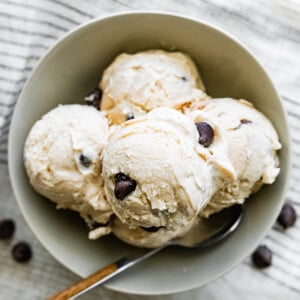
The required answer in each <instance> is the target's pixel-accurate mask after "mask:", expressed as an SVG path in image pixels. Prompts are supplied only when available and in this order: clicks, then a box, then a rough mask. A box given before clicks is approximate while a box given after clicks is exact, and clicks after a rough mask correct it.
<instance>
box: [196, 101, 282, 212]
mask: <svg viewBox="0 0 300 300" xmlns="http://www.w3.org/2000/svg"><path fill="white" fill-rule="evenodd" d="M199 108H200V109H199V110H198V111H195V112H193V113H192V117H193V119H194V121H197V118H198V119H199V118H200V120H201V115H203V114H204V115H206V117H207V118H209V119H210V120H211V122H213V123H216V124H218V126H219V127H220V128H221V130H222V131H223V133H224V134H223V135H224V140H225V141H226V142H227V149H228V154H229V159H230V160H231V162H232V165H233V167H234V169H235V172H236V175H237V177H236V179H235V180H230V179H229V178H226V177H225V178H224V177H223V180H224V183H223V186H222V188H221V189H220V190H219V191H217V192H216V193H215V194H214V196H213V197H212V199H211V200H210V201H209V203H208V205H207V206H206V207H205V208H204V210H202V211H201V214H200V215H201V216H206V217H207V216H209V215H210V214H212V213H214V212H217V211H220V210H222V209H224V208H226V207H228V206H231V205H233V204H236V203H243V202H244V200H245V199H246V198H248V197H249V196H250V195H251V194H252V193H254V192H256V191H257V190H258V189H259V188H260V187H261V186H262V185H263V184H271V183H273V182H274V180H275V178H276V176H277V175H278V173H279V170H280V169H279V160H278V156H277V150H279V149H280V148H281V144H280V143H279V140H278V136H277V133H276V131H275V129H274V127H273V126H272V124H271V122H270V121H269V120H268V119H267V118H266V117H265V116H264V115H263V114H262V113H260V112H259V111H258V110H256V109H255V108H254V107H253V105H252V104H251V103H250V102H248V101H246V100H234V99H231V98H222V99H210V100H208V101H206V102H205V104H204V103H203V102H201V103H200V106H199ZM199 113H200V115H199Z"/></svg>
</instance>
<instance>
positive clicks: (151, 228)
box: [140, 226, 162, 232]
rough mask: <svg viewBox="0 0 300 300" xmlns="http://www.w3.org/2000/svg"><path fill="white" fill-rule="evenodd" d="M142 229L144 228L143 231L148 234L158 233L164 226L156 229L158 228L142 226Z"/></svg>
mask: <svg viewBox="0 0 300 300" xmlns="http://www.w3.org/2000/svg"><path fill="white" fill-rule="evenodd" d="M140 228H142V229H143V230H145V231H147V232H157V231H158V230H159V229H161V228H162V226H159V227H156V226H151V227H143V226H140Z"/></svg>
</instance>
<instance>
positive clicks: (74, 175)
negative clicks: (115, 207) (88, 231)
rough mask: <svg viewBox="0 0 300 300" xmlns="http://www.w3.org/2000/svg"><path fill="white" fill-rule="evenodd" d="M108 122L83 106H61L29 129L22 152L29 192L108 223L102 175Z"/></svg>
mask: <svg viewBox="0 0 300 300" xmlns="http://www.w3.org/2000/svg"><path fill="white" fill-rule="evenodd" d="M107 137H108V122H107V120H106V118H105V117H104V116H103V114H102V113H101V112H99V111H98V110H96V109H95V108H93V107H88V106H84V105H77V104H73V105H60V106H58V107H56V108H54V109H52V110H51V111H50V112H48V113H47V114H45V115H44V116H43V117H42V118H41V119H40V120H39V121H37V122H36V123H35V124H34V126H33V127H32V129H31V131H30V133H29V135H28V137H27V140H26V143H25V148H24V160H25V167H26V171H27V174H28V177H29V180H30V183H31V185H32V186H33V188H34V189H35V190H36V191H37V192H38V193H40V194H42V195H43V196H45V197H47V198H48V199H50V200H51V201H53V202H55V203H56V204H57V208H66V209H72V210H75V211H78V212H79V213H80V215H81V216H82V217H83V218H84V219H85V220H89V219H92V220H93V221H96V222H98V223H101V224H105V223H107V222H108V220H109V218H110V215H111V214H112V210H111V208H110V205H109V203H108V202H107V200H106V196H105V194H104V190H103V184H104V182H103V179H102V176H101V155H102V151H103V148H104V146H105V144H106V142H107Z"/></svg>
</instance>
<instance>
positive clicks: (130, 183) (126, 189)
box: [114, 173, 136, 200]
mask: <svg viewBox="0 0 300 300" xmlns="http://www.w3.org/2000/svg"><path fill="white" fill-rule="evenodd" d="M135 188H136V181H134V180H132V179H131V178H130V177H129V176H127V175H125V174H124V173H118V174H116V176H115V190H114V193H115V196H116V198H117V199H119V200H124V198H125V197H126V196H127V195H129V194H130V193H131V192H133V191H134V190H135Z"/></svg>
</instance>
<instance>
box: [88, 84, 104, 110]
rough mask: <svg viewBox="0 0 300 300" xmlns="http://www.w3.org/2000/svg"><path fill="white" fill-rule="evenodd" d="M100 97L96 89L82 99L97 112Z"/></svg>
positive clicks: (98, 90) (100, 94)
mask: <svg viewBox="0 0 300 300" xmlns="http://www.w3.org/2000/svg"><path fill="white" fill-rule="evenodd" d="M101 97H102V92H101V90H100V89H98V88H95V89H93V90H92V91H91V92H89V93H88V94H87V95H86V96H85V97H84V101H85V102H86V103H87V104H88V105H92V106H94V107H95V108H97V109H98V110H100V102H101Z"/></svg>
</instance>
